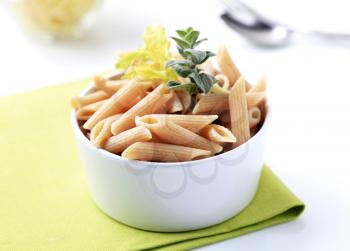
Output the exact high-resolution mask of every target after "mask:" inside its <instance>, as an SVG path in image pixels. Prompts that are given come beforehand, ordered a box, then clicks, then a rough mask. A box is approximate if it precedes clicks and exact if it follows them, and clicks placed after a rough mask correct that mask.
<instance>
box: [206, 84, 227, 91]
mask: <svg viewBox="0 0 350 251" xmlns="http://www.w3.org/2000/svg"><path fill="white" fill-rule="evenodd" d="M210 93H214V94H221V93H226V94H228V93H229V91H228V89H226V88H224V87H222V86H221V85H219V84H218V83H216V84H214V85H213V86H212V87H211V89H210Z"/></svg>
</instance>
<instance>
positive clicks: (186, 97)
mask: <svg viewBox="0 0 350 251" xmlns="http://www.w3.org/2000/svg"><path fill="white" fill-rule="evenodd" d="M175 93H176V95H177V96H178V97H179V99H180V101H181V104H182V107H183V110H182V113H186V112H187V111H188V110H189V109H190V107H191V103H192V97H191V95H190V94H189V93H188V92H186V91H176V92H175Z"/></svg>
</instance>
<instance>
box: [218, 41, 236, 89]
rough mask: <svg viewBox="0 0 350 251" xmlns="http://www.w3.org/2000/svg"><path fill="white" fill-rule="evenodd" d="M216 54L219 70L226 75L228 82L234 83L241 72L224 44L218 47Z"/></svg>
mask: <svg viewBox="0 0 350 251" xmlns="http://www.w3.org/2000/svg"><path fill="white" fill-rule="evenodd" d="M216 56H217V61H218V65H219V67H220V69H221V71H222V72H223V73H224V74H225V75H226V76H227V77H228V79H229V81H230V84H231V85H232V84H234V83H235V82H236V81H237V79H238V78H239V77H240V76H241V73H240V71H239V70H238V68H237V66H236V65H235V63H234V62H233V60H232V58H231V56H230V54H229V53H228V51H227V49H226V47H225V46H224V45H221V46H220V47H219V49H218V52H217V54H216Z"/></svg>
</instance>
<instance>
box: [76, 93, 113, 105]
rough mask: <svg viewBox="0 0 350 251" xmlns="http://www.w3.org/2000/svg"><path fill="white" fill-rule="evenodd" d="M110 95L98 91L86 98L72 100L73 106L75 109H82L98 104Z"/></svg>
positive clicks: (79, 97) (80, 97) (77, 97)
mask: <svg viewBox="0 0 350 251" xmlns="http://www.w3.org/2000/svg"><path fill="white" fill-rule="evenodd" d="M108 97H109V95H108V94H107V93H105V92H104V91H96V92H93V93H90V94H87V95H85V96H76V97H73V98H72V99H71V105H72V107H73V108H74V109H76V110H77V109H80V108H82V107H84V106H86V105H89V104H92V103H96V102H98V101H101V100H104V99H107V98H108Z"/></svg>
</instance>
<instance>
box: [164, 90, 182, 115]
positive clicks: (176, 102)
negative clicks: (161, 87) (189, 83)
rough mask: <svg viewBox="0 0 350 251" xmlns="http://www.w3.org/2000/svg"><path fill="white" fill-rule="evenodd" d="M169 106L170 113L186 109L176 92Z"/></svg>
mask: <svg viewBox="0 0 350 251" xmlns="http://www.w3.org/2000/svg"><path fill="white" fill-rule="evenodd" d="M167 105H168V106H169V108H168V113H175V112H181V111H182V110H183V109H184V108H183V105H182V103H181V100H180V99H179V97H178V96H177V94H176V92H175V93H174V95H173V98H172V99H170V100H169V102H168V104H167Z"/></svg>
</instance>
